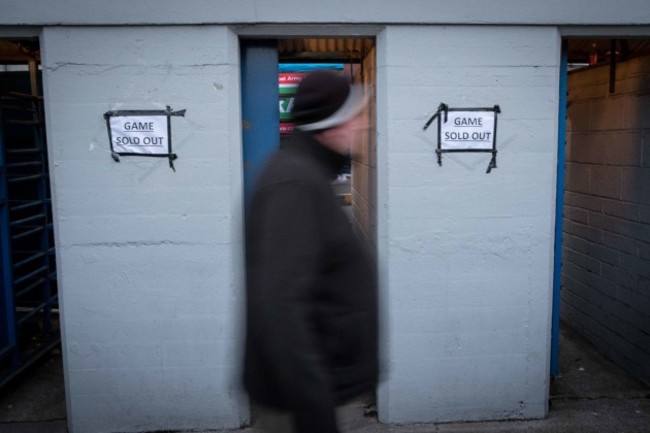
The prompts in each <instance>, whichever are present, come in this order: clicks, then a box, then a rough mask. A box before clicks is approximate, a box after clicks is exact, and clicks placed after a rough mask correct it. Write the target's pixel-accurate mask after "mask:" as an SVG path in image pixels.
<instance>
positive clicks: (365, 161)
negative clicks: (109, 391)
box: [352, 48, 377, 251]
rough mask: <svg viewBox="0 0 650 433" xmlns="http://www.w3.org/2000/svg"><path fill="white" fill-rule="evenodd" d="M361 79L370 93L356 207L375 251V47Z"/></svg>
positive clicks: (355, 170) (355, 181) (356, 159)
mask: <svg viewBox="0 0 650 433" xmlns="http://www.w3.org/2000/svg"><path fill="white" fill-rule="evenodd" d="M357 82H360V83H363V86H364V89H365V93H366V95H367V96H368V109H367V110H366V113H365V114H366V116H367V122H368V128H367V129H365V130H364V132H363V133H361V134H360V136H359V137H358V140H357V141H356V144H355V145H356V148H355V149H354V152H353V155H352V210H353V216H354V219H355V221H356V225H355V227H357V228H358V229H359V230H360V231H361V234H362V235H363V237H364V238H365V239H366V240H367V241H368V243H369V244H370V246H371V248H370V250H371V251H374V250H375V249H376V244H377V234H376V232H377V217H376V214H377V187H376V181H375V179H376V171H377V169H376V167H377V164H376V147H377V142H376V139H375V134H374V131H376V120H375V119H376V116H375V114H374V113H375V110H376V96H375V95H376V94H375V49H374V48H373V49H372V50H371V51H370V53H368V55H367V56H366V58H365V59H364V60H363V67H362V68H360V70H359V76H358V77H357Z"/></svg>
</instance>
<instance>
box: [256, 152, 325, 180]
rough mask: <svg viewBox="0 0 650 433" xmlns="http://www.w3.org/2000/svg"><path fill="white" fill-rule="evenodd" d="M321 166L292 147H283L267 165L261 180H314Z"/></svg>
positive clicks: (317, 176)
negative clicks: (291, 148)
mask: <svg viewBox="0 0 650 433" xmlns="http://www.w3.org/2000/svg"><path fill="white" fill-rule="evenodd" d="M320 171H321V168H320V167H319V166H318V164H316V163H315V162H314V161H313V160H312V159H311V158H309V157H307V156H306V155H304V154H302V153H300V152H295V151H292V150H290V149H281V150H279V151H278V152H277V153H276V154H275V155H273V156H272V157H271V159H270V160H269V161H268V162H267V164H266V165H265V167H264V169H263V171H262V177H261V180H262V181H263V182H265V183H284V182H299V181H302V182H313V181H318V180H319V177H320V176H319V173H320Z"/></svg>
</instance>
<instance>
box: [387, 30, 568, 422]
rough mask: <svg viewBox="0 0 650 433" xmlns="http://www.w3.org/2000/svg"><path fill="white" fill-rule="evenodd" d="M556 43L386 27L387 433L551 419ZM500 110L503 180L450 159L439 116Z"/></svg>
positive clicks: (547, 38) (518, 35) (529, 34)
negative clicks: (444, 108)
mask: <svg viewBox="0 0 650 433" xmlns="http://www.w3.org/2000/svg"><path fill="white" fill-rule="evenodd" d="M559 47H560V39H559V36H558V33H557V30H556V29H555V28H547V27H536V28H523V27H516V26H514V27H495V26H490V27H480V26H476V27H472V26H389V27H388V28H386V29H385V30H384V31H383V32H382V33H381V34H380V35H379V36H378V37H377V49H378V52H377V80H378V81H377V106H378V107H379V110H378V120H377V125H378V131H377V133H378V144H377V154H378V197H379V198H380V202H379V203H378V220H379V221H378V224H379V241H378V248H379V257H380V278H381V280H382V283H383V284H382V287H383V288H384V292H383V295H384V296H383V298H382V299H383V301H384V302H385V305H386V307H385V308H386V314H385V322H384V323H383V325H384V334H383V335H384V338H385V344H384V345H383V346H382V347H384V348H385V353H384V359H385V363H386V369H385V375H386V376H385V377H386V379H385V381H384V382H383V383H382V384H381V386H380V387H379V392H378V409H379V417H380V420H381V421H383V422H400V423H401V422H417V421H434V422H444V421H456V420H463V421H472V420H485V419H514V418H539V417H544V416H545V414H546V410H547V398H548V383H549V359H550V347H549V344H550V317H551V292H552V249H553V227H554V219H555V218H554V214H553V212H554V208H555V206H554V199H555V178H556V157H557V110H558V82H559V79H558V77H559V58H560V56H559ZM441 102H444V103H447V104H449V106H450V107H466V108H469V107H491V106H493V105H495V104H499V105H500V107H501V109H502V114H500V115H499V118H498V138H497V149H498V152H499V154H498V168H496V169H494V170H492V172H491V173H490V174H486V169H487V167H488V163H489V161H490V155H489V154H476V153H474V154H472V153H464V154H447V155H444V156H443V158H442V166H441V167H439V166H438V164H437V160H436V153H435V149H436V145H437V134H436V131H435V128H430V129H429V130H427V131H423V130H422V127H423V125H424V124H425V122H426V121H427V120H428V119H429V117H430V116H431V115H432V114H433V113H434V112H435V111H436V109H437V107H438V105H439V104H440V103H441Z"/></svg>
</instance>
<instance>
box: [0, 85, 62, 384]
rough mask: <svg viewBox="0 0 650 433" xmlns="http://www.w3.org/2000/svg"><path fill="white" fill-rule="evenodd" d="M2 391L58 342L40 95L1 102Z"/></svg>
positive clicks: (16, 95)
mask: <svg viewBox="0 0 650 433" xmlns="http://www.w3.org/2000/svg"><path fill="white" fill-rule="evenodd" d="M0 260H1V265H2V279H1V281H0V283H1V284H2V285H1V287H0V309H1V310H0V322H1V323H0V325H1V326H0V388H1V387H3V386H4V385H6V384H7V383H8V382H9V381H10V380H11V379H13V378H14V377H15V376H17V375H18V374H19V373H20V372H21V371H23V370H24V369H25V368H27V367H28V366H29V365H30V364H32V363H33V362H34V361H36V360H37V359H38V358H39V357H41V356H42V355H44V354H45V353H47V352H49V351H50V350H51V349H52V348H53V347H55V346H56V345H58V344H59V342H60V333H59V324H58V315H57V314H56V313H57V312H58V298H57V280H56V266H55V255H54V239H53V235H52V210H51V200H50V184H49V172H48V163H47V147H46V142H45V127H44V116H43V101H42V98H40V97H35V96H30V95H22V94H11V95H9V96H1V97H0Z"/></svg>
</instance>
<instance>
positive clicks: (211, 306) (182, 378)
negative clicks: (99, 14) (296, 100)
mask: <svg viewBox="0 0 650 433" xmlns="http://www.w3.org/2000/svg"><path fill="white" fill-rule="evenodd" d="M41 43H42V52H43V55H44V58H43V77H44V87H45V93H44V95H45V104H46V115H47V126H48V134H49V136H48V141H49V143H48V144H49V152H50V164H51V168H50V173H51V176H52V189H53V197H54V199H53V204H54V212H55V221H56V224H55V236H56V244H57V247H58V248H57V265H58V275H59V287H60V296H61V305H62V312H63V315H62V328H63V336H62V337H63V351H64V363H65V379H66V396H67V407H68V420H69V426H70V431H71V432H72V433H85V432H97V433H101V432H115V431H120V432H130V431H158V430H166V431H167V430H183V429H209V428H227V427H237V426H239V425H241V424H242V423H243V422H245V421H246V419H247V417H248V412H247V406H246V403H245V400H243V399H241V395H240V394H239V392H238V390H239V386H238V385H239V384H238V367H239V364H240V362H239V359H238V358H239V350H238V348H239V345H240V338H239V336H240V332H241V327H240V323H239V322H238V317H239V314H238V312H239V311H238V309H239V302H240V300H241V296H242V295H241V289H242V284H241V281H239V278H240V275H241V266H242V265H241V251H242V247H241V244H242V237H241V206H242V205H241V150H240V147H239V143H240V142H241V140H240V136H239V134H240V128H239V125H240V111H239V82H238V80H239V78H238V77H239V67H238V64H239V57H238V56H239V54H238V46H237V38H236V36H235V35H234V34H232V33H231V32H230V31H229V30H228V29H227V28H225V27H219V26H197V27H183V26H178V27H146V26H145V27H119V26H118V27H93V28H91V27H79V28H77V27H58V28H57V27H52V28H46V29H44V30H43V34H42V38H41ZM166 105H170V106H171V107H172V108H173V109H175V110H180V109H186V110H187V114H186V116H185V117H175V118H173V119H172V137H173V138H172V140H173V150H174V152H176V153H177V154H178V157H179V158H178V160H176V161H175V167H176V171H175V172H174V171H172V170H171V169H170V167H169V165H168V161H167V160H166V159H163V158H147V157H128V156H127V157H122V161H121V162H119V163H116V162H114V161H113V160H112V159H111V155H110V147H109V142H108V134H107V130H106V123H105V120H104V118H103V114H104V112H106V111H108V110H120V109H123V110H125V109H140V110H142V109H153V110H158V109H164V108H165V106H166Z"/></svg>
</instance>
